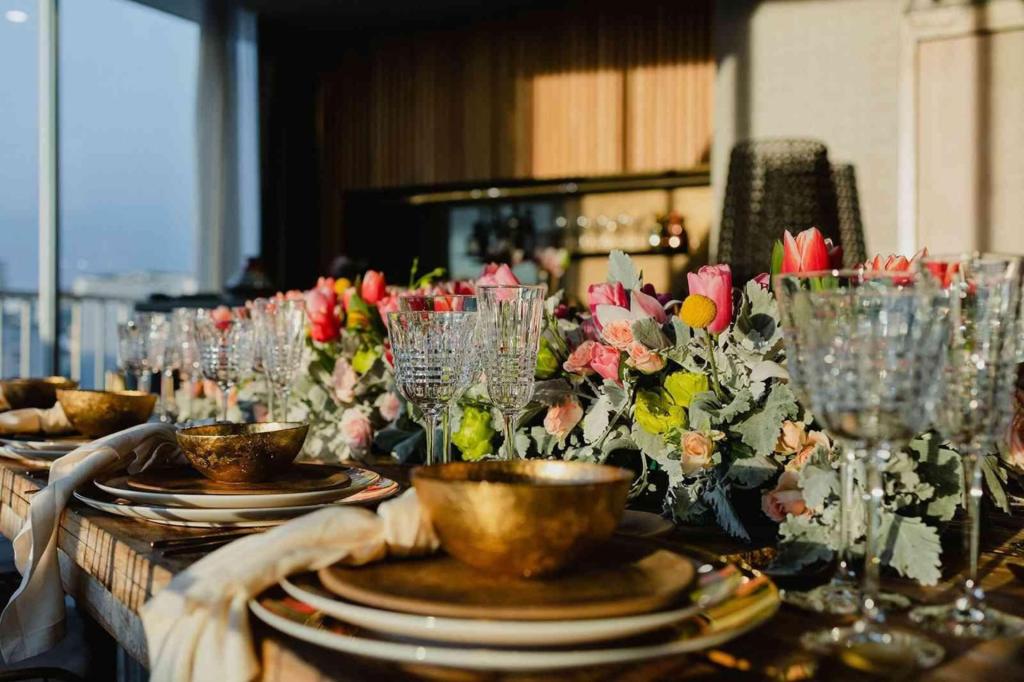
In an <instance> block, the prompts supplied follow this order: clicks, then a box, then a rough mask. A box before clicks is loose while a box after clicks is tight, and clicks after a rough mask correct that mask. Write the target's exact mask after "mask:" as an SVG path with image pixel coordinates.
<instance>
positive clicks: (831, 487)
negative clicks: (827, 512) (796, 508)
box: [800, 463, 839, 509]
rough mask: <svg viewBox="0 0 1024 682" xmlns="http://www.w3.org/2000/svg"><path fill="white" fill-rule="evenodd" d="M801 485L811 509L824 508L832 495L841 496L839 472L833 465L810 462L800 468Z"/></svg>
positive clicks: (805, 500)
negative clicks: (826, 465)
mask: <svg viewBox="0 0 1024 682" xmlns="http://www.w3.org/2000/svg"><path fill="white" fill-rule="evenodd" d="M800 487H801V488H802V489H803V491H804V502H806V503H807V507H808V508H810V509H824V508H825V505H826V504H827V502H828V499H829V498H830V497H831V496H833V495H834V496H836V497H838V496H839V473H838V472H837V471H836V470H835V469H833V468H832V467H824V466H816V465H812V464H810V463H808V464H807V465H805V466H804V468H803V469H801V470H800Z"/></svg>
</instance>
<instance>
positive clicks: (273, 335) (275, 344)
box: [253, 300, 306, 421]
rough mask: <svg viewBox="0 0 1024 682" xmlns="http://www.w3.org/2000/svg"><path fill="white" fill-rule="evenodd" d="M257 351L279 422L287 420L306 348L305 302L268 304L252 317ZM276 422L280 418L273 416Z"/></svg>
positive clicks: (286, 301)
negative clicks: (270, 389)
mask: <svg viewBox="0 0 1024 682" xmlns="http://www.w3.org/2000/svg"><path fill="white" fill-rule="evenodd" d="M253 321H254V323H255V325H256V338H257V341H258V343H257V352H258V355H259V356H260V358H261V360H262V364H263V371H264V372H265V373H266V376H267V378H268V380H269V381H270V384H271V386H272V390H273V393H274V404H275V405H276V406H277V409H279V410H280V419H281V420H287V419H288V398H289V396H290V395H291V390H292V384H293V383H294V382H295V378H296V375H297V374H298V372H299V366H300V365H301V364H302V353H303V351H304V349H305V345H304V343H303V337H304V335H305V331H306V304H305V303H304V302H303V301H302V300H281V301H268V302H267V304H266V305H265V306H263V307H262V309H261V310H260V312H259V313H255V310H254V315H253ZM271 419H272V420H273V421H277V420H278V419H279V417H278V415H276V414H275V415H273V416H272V417H271Z"/></svg>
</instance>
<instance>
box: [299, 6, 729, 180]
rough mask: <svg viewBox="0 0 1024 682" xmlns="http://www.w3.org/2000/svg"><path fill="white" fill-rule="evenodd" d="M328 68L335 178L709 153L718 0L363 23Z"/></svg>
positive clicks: (329, 176)
mask: <svg viewBox="0 0 1024 682" xmlns="http://www.w3.org/2000/svg"><path fill="white" fill-rule="evenodd" d="M347 42H348V48H347V50H346V51H345V52H344V54H343V56H342V58H341V59H340V61H339V63H338V64H337V66H336V67H335V68H334V69H332V70H331V71H329V72H328V73H326V74H325V75H324V77H323V78H322V85H321V93H320V97H319V100H318V101H319V107H320V110H319V119H320V120H319V123H318V126H319V130H318V132H319V134H320V136H321V140H320V141H321V145H322V147H321V148H322V150H323V176H324V181H325V183H326V187H325V189H326V190H328V191H330V190H331V188H334V190H335V191H337V190H338V189H343V188H346V189H347V188H363V187H389V186H401V185H410V184H437V183H445V182H462V181H475V180H486V179H495V178H502V179H505V178H543V177H559V176H572V175H610V174H616V173H633V172H645V171H657V170H669V169H681V168H689V167H693V166H695V165H698V164H700V163H703V162H706V160H707V156H708V150H709V147H710V139H711V107H712V84H713V78H714V63H713V58H712V54H711V23H710V2H709V0H697V1H693V2H678V3H671V4H662V3H657V2H644V1H643V0H641V1H640V2H634V3H629V4H628V6H627V7H622V6H621V3H620V5H618V6H616V7H614V8H601V6H600V5H598V6H596V7H595V6H594V5H586V6H584V5H580V6H579V7H578V8H577V9H570V10H566V9H562V10H544V11H534V12H530V13H526V14H524V16H521V17H511V18H508V19H507V20H504V21H494V20H489V21H486V22H483V21H481V22H477V23H474V24H472V25H468V26H460V27H455V28H450V29H431V30H422V31H415V32H391V33H378V34H374V35H370V36H355V37H354V38H353V39H351V40H348V41H347Z"/></svg>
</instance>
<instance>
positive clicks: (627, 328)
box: [601, 320, 633, 351]
mask: <svg viewBox="0 0 1024 682" xmlns="http://www.w3.org/2000/svg"><path fill="white" fill-rule="evenodd" d="M601 336H602V338H604V340H605V341H607V342H608V343H610V344H611V345H612V346H614V347H615V348H618V349H619V350H621V351H624V350H627V349H628V348H629V347H630V345H632V343H633V323H632V322H631V321H630V320H616V321H615V322H612V323H610V324H607V325H605V326H604V328H603V329H602V330H601Z"/></svg>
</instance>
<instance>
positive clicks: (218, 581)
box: [142, 490, 439, 682]
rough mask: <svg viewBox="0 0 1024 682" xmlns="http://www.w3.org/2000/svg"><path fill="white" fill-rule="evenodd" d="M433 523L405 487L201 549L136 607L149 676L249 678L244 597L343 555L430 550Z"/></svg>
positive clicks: (364, 558)
mask: <svg viewBox="0 0 1024 682" xmlns="http://www.w3.org/2000/svg"><path fill="white" fill-rule="evenodd" d="M438 546H439V543H438V539H437V536H436V535H435V533H434V529H433V526H431V524H430V520H429V519H428V518H427V516H426V514H425V512H424V509H423V508H422V507H421V506H420V504H419V501H418V500H417V499H416V492H415V491H414V490H409V491H407V492H405V493H404V494H403V495H402V496H401V497H399V498H397V499H394V500H391V501H390V502H385V503H384V504H382V505H381V506H380V508H379V510H378V512H377V513H376V514H375V513H373V512H371V511H367V510H365V509H357V508H354V507H349V508H345V507H337V506H332V507H326V508H324V509H321V510H319V511H316V512H313V513H311V514H307V515H306V516H301V517H299V518H297V519H294V520H292V521H289V522H288V523H286V524H284V525H281V526H278V527H277V528H274V529H273V530H269V531H267V532H265V533H260V534H258V535H251V536H248V537H245V538H242V539H240V540H236V541H235V542H232V543H231V544H229V545H227V546H225V547H223V548H221V549H219V550H217V551H215V552H213V553H211V554H209V555H207V556H206V557H205V558H203V559H201V560H199V561H197V562H196V563H195V564H193V565H192V566H191V567H190V568H188V569H187V570H185V571H183V572H182V573H179V574H178V575H177V576H175V577H174V579H173V580H172V581H171V583H170V585H168V586H167V587H166V588H164V589H163V590H162V591H160V592H158V593H157V594H156V595H155V596H154V597H153V598H152V599H150V600H149V602H147V603H146V604H145V605H144V606H143V607H142V624H143V626H144V627H145V630H146V643H147V645H148V647H149V663H150V679H151V680H152V682H186V681H187V680H198V679H204V680H217V681H218V682H247V681H248V680H251V679H253V678H254V677H256V675H257V674H258V673H259V670H260V666H259V661H258V660H257V659H256V657H255V655H254V652H253V643H252V636H251V633H250V631H249V606H248V604H249V600H250V599H251V598H252V597H254V596H255V595H257V594H259V593H260V592H262V591H263V590H264V589H266V588H267V587H270V586H271V585H274V584H276V583H277V582H278V581H279V580H280V579H281V578H283V577H285V576H287V575H289V574H291V573H296V572H299V571H304V570H316V569H320V568H323V567H325V566H330V565H331V564H333V563H335V562H338V561H342V562H344V563H347V564H351V565H359V564H365V563H369V562H372V561H379V560H381V559H383V558H385V557H388V556H415V555H424V554H430V553H433V552H436V551H437V549H438Z"/></svg>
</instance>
